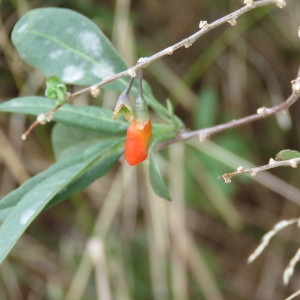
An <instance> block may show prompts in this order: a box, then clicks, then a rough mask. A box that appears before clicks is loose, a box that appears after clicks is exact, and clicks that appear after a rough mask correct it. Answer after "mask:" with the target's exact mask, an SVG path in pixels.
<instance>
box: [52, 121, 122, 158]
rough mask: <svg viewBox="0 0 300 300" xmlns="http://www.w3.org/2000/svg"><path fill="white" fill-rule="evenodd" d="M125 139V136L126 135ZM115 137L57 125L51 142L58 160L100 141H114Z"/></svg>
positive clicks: (109, 134) (60, 124)
mask: <svg viewBox="0 0 300 300" xmlns="http://www.w3.org/2000/svg"><path fill="white" fill-rule="evenodd" d="M124 137H125V134H124ZM115 138H116V136H115V135H112V134H111V133H105V132H104V133H103V132H99V131H96V130H91V129H85V128H79V127H75V126H69V125H65V124H62V123H57V124H55V126H54V127H53V129H52V133H51V140H52V147H53V151H54V155H55V158H56V160H61V159H64V158H67V157H70V156H72V155H76V154H78V153H80V152H82V151H83V150H85V149H87V148H88V147H89V146H90V145H93V144H95V143H97V142H99V141H100V140H101V141H103V140H112V141H113V140H114V139H115Z"/></svg>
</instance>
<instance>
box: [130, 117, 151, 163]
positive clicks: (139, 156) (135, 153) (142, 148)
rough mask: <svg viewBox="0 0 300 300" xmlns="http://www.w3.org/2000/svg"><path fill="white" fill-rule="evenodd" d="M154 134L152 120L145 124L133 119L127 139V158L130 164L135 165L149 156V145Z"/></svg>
mask: <svg viewBox="0 0 300 300" xmlns="http://www.w3.org/2000/svg"><path fill="white" fill-rule="evenodd" d="M151 135H152V125H151V121H150V120H148V121H147V122H146V123H145V124H144V125H141V124H138V123H137V122H136V121H132V122H131V124H130V125H129V127H128V130H127V135H126V141H125V159H126V161H127V162H128V164H129V165H131V166H134V165H137V164H139V163H141V162H142V161H144V160H145V159H146V158H147V157H148V147H149V143H150V139H151Z"/></svg>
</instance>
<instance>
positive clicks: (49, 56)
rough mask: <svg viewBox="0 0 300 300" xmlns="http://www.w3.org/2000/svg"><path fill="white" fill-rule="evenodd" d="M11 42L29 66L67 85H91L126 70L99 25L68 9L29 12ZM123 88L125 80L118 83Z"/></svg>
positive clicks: (19, 22)
mask: <svg viewBox="0 0 300 300" xmlns="http://www.w3.org/2000/svg"><path fill="white" fill-rule="evenodd" d="M12 41H13V43H14V45H15V46H16V48H17V50H18V52H19V54H20V56H21V57H22V58H23V59H24V60H25V61H26V62H27V63H28V64H30V65H32V66H34V67H36V68H37V69H39V70H40V71H41V72H42V73H43V74H44V75H45V76H47V77H49V76H57V77H59V78H60V79H61V80H62V81H63V82H64V83H70V84H78V85H92V84H95V83H97V82H99V81H101V80H102V79H104V78H106V77H108V76H111V75H114V74H116V73H119V72H121V71H124V70H126V69H127V67H126V65H125V63H124V62H123V60H122V59H121V57H120V56H119V55H118V53H117V52H116V50H115V48H114V47H113V46H112V44H111V43H110V42H109V40H108V39H107V38H106V36H105V35H104V34H103V33H102V31H101V30H100V29H99V28H98V27H97V26H96V24H94V23H93V22H92V21H91V20H89V19H88V18H87V17H85V16H83V15H81V14H79V13H77V12H75V11H72V10H69V9H64V8H38V9H33V10H31V11H29V12H28V13H26V14H25V15H24V16H23V17H22V18H21V19H20V20H19V21H18V22H17V24H16V25H15V27H14V29H13V32H12ZM124 87H125V82H124V79H123V78H122V79H120V80H119V81H118V82H116V83H115V88H117V89H119V90H122V89H123V88H124Z"/></svg>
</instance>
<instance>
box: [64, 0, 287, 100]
mask: <svg viewBox="0 0 300 300" xmlns="http://www.w3.org/2000/svg"><path fill="white" fill-rule="evenodd" d="M250 2H251V1H250ZM269 4H276V5H277V6H278V7H280V8H283V7H284V6H285V2H284V1H282V0H261V1H254V2H252V3H251V4H246V5H245V6H243V7H242V8H240V9H238V10H236V11H234V12H232V13H230V14H228V15H227V16H224V17H222V18H220V19H218V20H216V21H214V22H212V23H207V21H200V24H199V28H200V30H198V31H197V32H195V33H194V34H192V35H190V36H189V37H187V38H184V39H183V40H181V41H179V42H177V43H176V44H174V45H172V46H169V47H167V48H165V49H163V50H161V51H159V52H157V53H155V54H153V55H151V56H149V57H142V58H140V59H139V60H138V62H137V64H136V65H135V66H133V67H131V68H129V69H127V70H125V71H123V72H120V73H118V74H115V75H113V76H109V77H107V78H104V79H103V80H102V81H100V82H99V83H97V84H95V85H93V86H92V87H86V88H83V89H81V90H79V91H77V92H75V93H73V94H71V95H70V98H75V97H77V96H79V95H81V94H83V93H86V92H90V90H91V89H94V88H100V87H102V86H104V85H106V84H108V83H111V82H113V81H115V80H117V79H119V78H121V77H124V76H131V77H135V76H136V73H137V71H138V70H140V69H142V68H145V67H147V66H148V65H149V64H151V63H153V62H154V61H156V60H158V59H160V58H162V57H164V56H167V55H172V54H173V53H174V52H175V51H176V50H178V49H179V48H182V47H185V48H189V47H190V46H192V45H193V43H194V42H195V41H196V40H198V39H199V38H200V37H202V36H203V35H205V34H206V33H208V32H209V31H211V30H212V29H214V28H216V27H218V26H220V25H222V24H224V23H229V24H231V25H235V24H236V20H237V19H238V18H239V17H240V16H242V15H244V14H245V13H247V12H249V11H251V10H253V9H255V8H258V7H261V6H265V5H269Z"/></svg>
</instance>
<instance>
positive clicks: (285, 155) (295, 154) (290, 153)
mask: <svg viewBox="0 0 300 300" xmlns="http://www.w3.org/2000/svg"><path fill="white" fill-rule="evenodd" d="M294 158H300V152H299V151H296V150H290V149H285V150H281V151H280V152H278V153H277V154H276V157H275V160H277V161H282V160H289V159H294Z"/></svg>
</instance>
